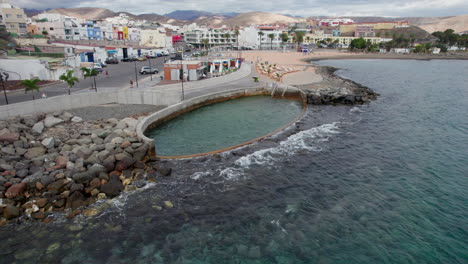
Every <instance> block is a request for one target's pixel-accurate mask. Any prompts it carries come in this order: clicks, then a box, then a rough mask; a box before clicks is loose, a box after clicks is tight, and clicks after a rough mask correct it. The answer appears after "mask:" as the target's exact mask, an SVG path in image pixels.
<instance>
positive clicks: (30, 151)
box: [24, 147, 46, 159]
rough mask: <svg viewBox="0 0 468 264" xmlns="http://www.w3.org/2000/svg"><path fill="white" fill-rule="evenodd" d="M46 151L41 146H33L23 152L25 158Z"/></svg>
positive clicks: (36, 155) (32, 157)
mask: <svg viewBox="0 0 468 264" xmlns="http://www.w3.org/2000/svg"><path fill="white" fill-rule="evenodd" d="M45 153H46V149H45V148H43V147H34V148H30V149H28V152H26V154H24V156H25V157H26V158H27V159H34V158H37V157H40V156H43V155H44V154H45Z"/></svg>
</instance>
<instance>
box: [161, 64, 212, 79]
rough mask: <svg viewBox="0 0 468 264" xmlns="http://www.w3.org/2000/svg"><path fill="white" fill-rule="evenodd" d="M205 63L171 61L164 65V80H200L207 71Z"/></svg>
mask: <svg viewBox="0 0 468 264" xmlns="http://www.w3.org/2000/svg"><path fill="white" fill-rule="evenodd" d="M205 68H206V66H205V63H204V62H202V61H171V62H168V63H165V64H164V80H171V81H179V80H181V79H182V76H183V78H184V81H196V80H199V79H200V78H201V77H202V76H203V74H204V70H205Z"/></svg>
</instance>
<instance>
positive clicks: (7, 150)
mask: <svg viewBox="0 0 468 264" xmlns="http://www.w3.org/2000/svg"><path fill="white" fill-rule="evenodd" d="M2 152H3V153H5V154H7V155H12V156H14V155H15V154H16V151H15V149H14V148H12V147H3V148H2Z"/></svg>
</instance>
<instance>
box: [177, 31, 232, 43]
mask: <svg viewBox="0 0 468 264" xmlns="http://www.w3.org/2000/svg"><path fill="white" fill-rule="evenodd" d="M205 39H207V40H208V45H210V46H219V45H236V39H237V38H236V35H235V32H234V31H233V30H228V29H220V28H216V29H214V28H209V29H208V28H200V29H198V30H194V31H188V32H185V34H184V40H185V42H186V43H188V44H192V45H194V46H204V44H203V40H205Z"/></svg>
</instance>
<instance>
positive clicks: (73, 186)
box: [70, 183, 84, 192]
mask: <svg viewBox="0 0 468 264" xmlns="http://www.w3.org/2000/svg"><path fill="white" fill-rule="evenodd" d="M82 190H84V185H83V184H81V183H72V184H71V185H70V191H71V192H76V191H82Z"/></svg>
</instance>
